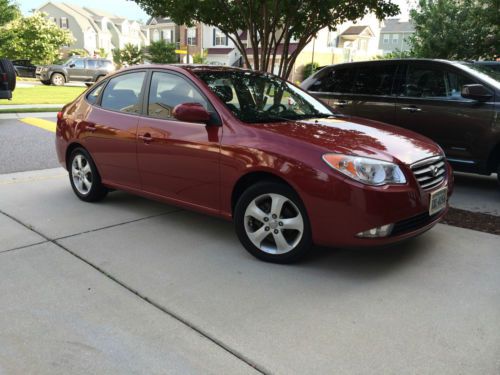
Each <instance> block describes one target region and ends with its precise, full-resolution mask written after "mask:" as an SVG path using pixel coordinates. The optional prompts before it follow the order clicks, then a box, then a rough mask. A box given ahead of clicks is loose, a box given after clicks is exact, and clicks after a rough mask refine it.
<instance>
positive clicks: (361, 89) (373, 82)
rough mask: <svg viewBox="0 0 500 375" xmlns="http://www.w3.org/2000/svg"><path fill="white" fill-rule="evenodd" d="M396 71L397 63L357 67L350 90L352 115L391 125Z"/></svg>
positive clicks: (393, 111)
mask: <svg viewBox="0 0 500 375" xmlns="http://www.w3.org/2000/svg"><path fill="white" fill-rule="evenodd" d="M397 69H398V63H397V62H391V61H388V62H381V63H379V62H377V63H372V64H369V63H368V64H366V65H357V68H356V75H355V79H354V83H353V88H352V98H353V105H352V107H353V111H352V114H353V115H355V116H359V117H365V118H369V119H371V120H377V121H382V122H386V123H389V124H393V123H394V121H395V116H396V115H395V105H396V104H395V102H396V100H395V97H394V96H393V95H392V87H393V83H394V80H395V77H396V72H397Z"/></svg>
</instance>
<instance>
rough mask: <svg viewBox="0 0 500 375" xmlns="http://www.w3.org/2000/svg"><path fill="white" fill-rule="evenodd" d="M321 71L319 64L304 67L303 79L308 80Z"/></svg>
mask: <svg viewBox="0 0 500 375" xmlns="http://www.w3.org/2000/svg"><path fill="white" fill-rule="evenodd" d="M318 70H319V64H318V63H309V64H306V65H304V70H303V71H302V79H306V78H307V77H309V76H311V75H312V74H313V73H315V72H317V71H318Z"/></svg>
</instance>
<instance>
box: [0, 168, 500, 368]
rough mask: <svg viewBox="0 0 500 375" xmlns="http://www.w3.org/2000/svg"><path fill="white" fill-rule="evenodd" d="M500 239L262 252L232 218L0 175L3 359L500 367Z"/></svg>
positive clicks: (67, 364) (438, 236)
mask: <svg viewBox="0 0 500 375" xmlns="http://www.w3.org/2000/svg"><path fill="white" fill-rule="evenodd" d="M499 247H500V237H498V236H494V235H489V234H485V233H480V232H475V231H470V230H465V229H459V228H454V227H449V226H445V225H438V226H437V227H436V228H434V229H433V230H431V231H430V232H428V233H426V234H425V235H423V236H421V237H419V238H417V239H414V240H412V241H408V242H406V243H403V244H400V245H398V246H394V247H389V248H383V249H366V250H341V249H314V252H313V255H312V256H311V259H309V260H308V261H306V262H303V263H301V264H297V265H292V266H278V265H271V264H266V263H263V262H260V261H257V260H255V259H254V258H252V257H251V256H250V255H248V254H247V253H246V252H245V251H244V250H243V248H242V247H241V246H240V244H239V243H238V241H237V239H236V236H235V235H234V233H233V228H232V225H231V223H228V222H225V221H222V220H219V219H216V218H212V217H208V216H204V215H200V214H196V213H192V212H187V211H184V210H179V209H177V208H175V207H171V206H168V205H165V204H161V203H158V202H154V201H148V200H145V199H142V198H138V197H134V196H132V195H129V194H125V193H123V192H114V193H112V194H110V195H109V196H108V197H107V198H106V199H105V200H104V201H103V202H101V203H96V204H88V203H84V202H81V201H79V200H78V199H77V198H76V197H75V196H74V195H73V193H72V191H71V188H70V186H69V182H68V179H67V176H66V174H65V173H64V171H63V170H62V169H55V170H47V171H38V172H36V173H31V172H29V173H28V172H24V173H17V174H13V175H3V176H0V275H1V279H0V280H1V282H0V293H1V295H2V299H1V300H0V373H3V372H6V373H30V372H36V373H42V374H53V373H56V374H58V373H60V374H67V373H71V374H75V373H82V374H83V373H182V374H191V373H202V374H204V373H216V374H237V373H247V372H249V373H252V372H259V371H260V372H262V373H276V374H327V373H328V374H329V373H334V374H406V373H415V374H468V375H469V374H481V375H488V374H491V375H497V374H498V373H499V372H500V356H499V353H500V336H499V335H498V332H500V291H499V285H500V273H499V272H498V270H499V269H500V251H499Z"/></svg>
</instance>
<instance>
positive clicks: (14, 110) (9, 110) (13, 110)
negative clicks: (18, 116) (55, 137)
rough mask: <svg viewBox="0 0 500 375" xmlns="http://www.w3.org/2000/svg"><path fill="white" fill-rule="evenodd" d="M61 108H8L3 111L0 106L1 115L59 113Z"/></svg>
mask: <svg viewBox="0 0 500 375" xmlns="http://www.w3.org/2000/svg"><path fill="white" fill-rule="evenodd" d="M60 110H61V107H51V108H36V107H33V108H7V109H2V105H1V104H0V113H30V112H59V111H60Z"/></svg>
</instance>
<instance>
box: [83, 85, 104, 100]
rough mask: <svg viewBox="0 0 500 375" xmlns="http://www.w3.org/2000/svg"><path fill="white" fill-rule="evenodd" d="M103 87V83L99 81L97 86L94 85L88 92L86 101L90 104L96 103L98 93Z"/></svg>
mask: <svg viewBox="0 0 500 375" xmlns="http://www.w3.org/2000/svg"><path fill="white" fill-rule="evenodd" d="M103 87H104V84H103V83H101V84H100V85H98V86H97V87H94V88H93V89H92V90H91V91H90V92H89V93H88V94H87V101H88V102H89V103H90V104H96V103H97V99H98V98H99V94H100V93H101V91H102V88H103Z"/></svg>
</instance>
